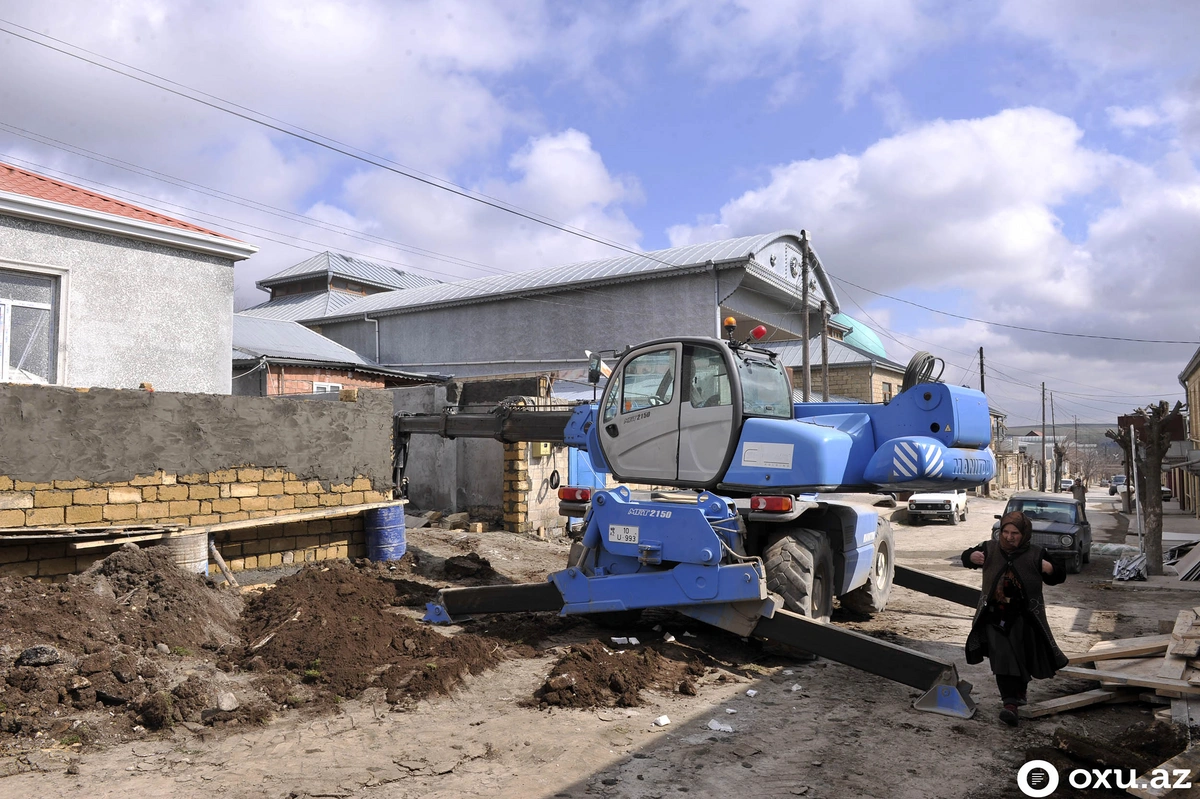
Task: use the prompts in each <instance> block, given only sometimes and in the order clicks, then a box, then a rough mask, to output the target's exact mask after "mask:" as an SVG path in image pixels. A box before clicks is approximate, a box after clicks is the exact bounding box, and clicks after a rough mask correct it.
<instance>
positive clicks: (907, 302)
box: [830, 275, 1200, 344]
mask: <svg viewBox="0 0 1200 799" xmlns="http://www.w3.org/2000/svg"><path fill="white" fill-rule="evenodd" d="M830 277H831V278H833V279H834V280H836V281H837V282H839V283H844V284H846V285H847V286H854V288H856V289H860V290H861V291H865V292H867V293H868V294H874V295H875V296H876V297H883V298H885V299H889V300H894V301H895V302H902V303H904V304H905V305H911V306H913V307H915V308H920V309H922V310H925V311H929V312H930V313H936V314H941V315H942V316H949V317H952V318H954V319H963V320H965V321H967V322H979V323H980V324H984V325H991V326H992V327H1004V328H1008V329H1009V330H1023V331H1025V332H1026V333H1043V334H1045V335H1048V336H1068V337H1070V338H1090V339H1101V340H1103V341H1130V342H1134V343H1137V344H1200V341H1190V340H1182V339H1161V338H1126V337H1123V336H1100V335H1095V334H1092V333H1065V332H1063V331H1061V330H1043V329H1041V328H1037V327H1023V326H1021V325H1010V324H1008V323H1006V322H992V321H989V320H987V319H976V318H975V317H973V316H963V315H962V314H956V313H951V312H949V311H942V310H939V309H937V308H930V307H929V306H928V305H922V304H921V303H919V302H913V301H912V300H905V299H901V298H900V297H893V296H892V295H891V294H884V293H883V292H880V291H875V290H873V289H869V288H866V287H865V286H860V285H858V284H857V283H852V282H850V281H849V280H846V279H845V278H840V277H835V276H834V275H830Z"/></svg>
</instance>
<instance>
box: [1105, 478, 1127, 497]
mask: <svg viewBox="0 0 1200 799" xmlns="http://www.w3.org/2000/svg"><path fill="white" fill-rule="evenodd" d="M1123 485H1125V475H1123V474H1114V475H1113V478H1112V480H1111V481H1110V482H1109V484H1108V495H1109V496H1110V497H1115V496H1116V495H1117V491H1118V490H1119V489H1120V488H1121V486H1123Z"/></svg>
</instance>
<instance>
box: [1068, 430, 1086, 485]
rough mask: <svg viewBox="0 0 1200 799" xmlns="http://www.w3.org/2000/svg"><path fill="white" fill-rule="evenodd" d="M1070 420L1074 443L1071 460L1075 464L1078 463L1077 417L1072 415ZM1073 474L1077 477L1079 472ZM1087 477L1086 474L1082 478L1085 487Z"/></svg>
mask: <svg viewBox="0 0 1200 799" xmlns="http://www.w3.org/2000/svg"><path fill="white" fill-rule="evenodd" d="M1071 418H1073V419H1074V420H1075V443H1074V444H1073V445H1072V446H1071V458H1072V460H1073V461H1074V462H1075V463H1079V417H1078V416H1077V415H1072V417H1071ZM1075 474H1076V476H1078V475H1079V472H1075ZM1087 477H1088V476H1087V475H1086V474H1085V475H1084V476H1083V482H1084V485H1087Z"/></svg>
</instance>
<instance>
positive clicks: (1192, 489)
mask: <svg viewBox="0 0 1200 799" xmlns="http://www.w3.org/2000/svg"><path fill="white" fill-rule="evenodd" d="M1179 383H1180V385H1182V386H1183V389H1184V392H1185V393H1186V395H1187V436H1188V438H1187V441H1185V442H1182V447H1181V448H1180V449H1181V451H1180V455H1181V459H1182V462H1181V463H1178V464H1176V465H1175V467H1174V468H1173V469H1172V470H1171V485H1172V487H1173V489H1174V491H1175V493H1176V494H1177V495H1178V496H1177V497H1176V498H1177V499H1178V500H1179V501H1180V503H1181V507H1182V508H1183V509H1184V510H1190V511H1192V512H1193V513H1194V514H1195V515H1196V516H1197V517H1200V349H1198V350H1196V352H1195V354H1194V355H1192V357H1191V360H1189V361H1188V362H1187V366H1185V367H1184V368H1183V371H1182V372H1180V373H1179ZM1172 446H1174V445H1172Z"/></svg>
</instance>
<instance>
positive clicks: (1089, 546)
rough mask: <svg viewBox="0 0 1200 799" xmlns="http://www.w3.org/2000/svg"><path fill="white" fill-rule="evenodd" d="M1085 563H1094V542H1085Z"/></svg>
mask: <svg viewBox="0 0 1200 799" xmlns="http://www.w3.org/2000/svg"><path fill="white" fill-rule="evenodd" d="M1083 562H1084V563H1091V562H1092V542H1091V541H1085V542H1084V545H1083Z"/></svg>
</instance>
